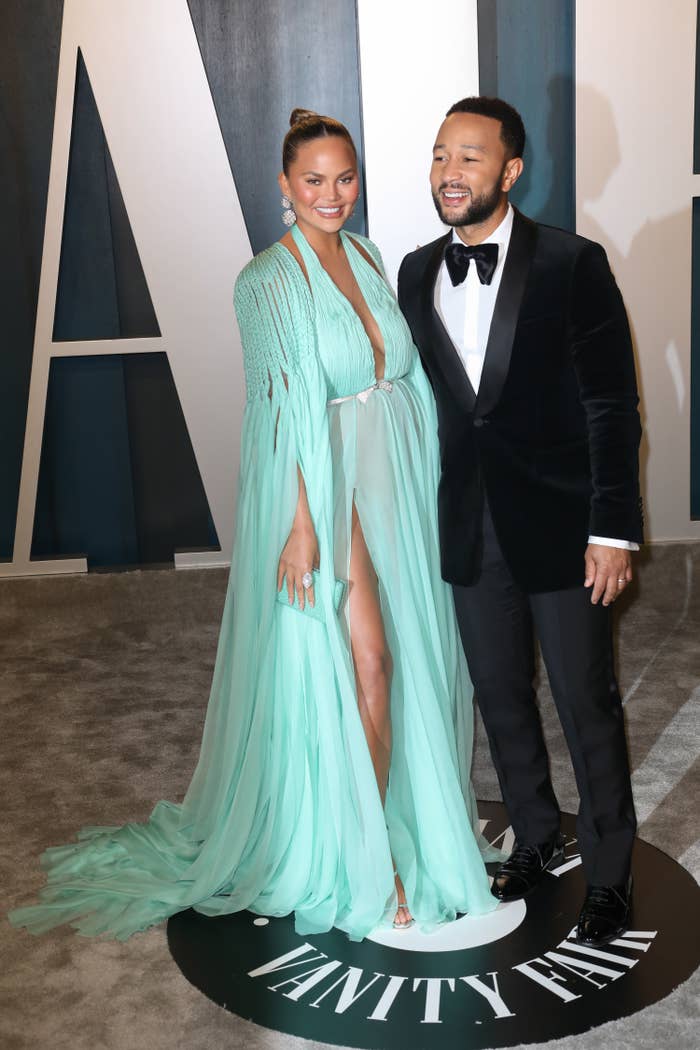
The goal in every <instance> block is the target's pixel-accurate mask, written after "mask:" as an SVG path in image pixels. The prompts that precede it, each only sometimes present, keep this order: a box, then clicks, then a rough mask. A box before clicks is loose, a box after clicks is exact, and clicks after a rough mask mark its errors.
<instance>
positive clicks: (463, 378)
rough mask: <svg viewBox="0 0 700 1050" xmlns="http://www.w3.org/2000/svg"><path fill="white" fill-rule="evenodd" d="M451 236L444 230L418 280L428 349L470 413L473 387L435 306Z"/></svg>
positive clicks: (473, 395)
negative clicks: (440, 275)
mask: <svg viewBox="0 0 700 1050" xmlns="http://www.w3.org/2000/svg"><path fill="white" fill-rule="evenodd" d="M451 238H452V234H451V233H448V234H446V235H445V236H444V237H441V238H440V240H439V241H437V242H436V244H435V248H434V249H433V252H432V255H431V256H430V259H429V260H428V263H427V265H426V267H425V272H424V277H423V281H422V291H423V303H422V311H423V325H424V331H425V332H426V335H427V337H428V341H429V343H430V352H431V353H432V355H433V357H434V358H435V361H436V363H437V364H438V366H439V368H440V370H441V371H442V373H443V375H444V376H445V379H446V381H447V385H448V387H449V389H450V390H452V392H453V394H454V395H455V397H456V398H458V399H459V400H460V401H461V402H462V403H463V405H464V408H465V409H466V411H468V412H472V411H473V409H474V405H475V403H476V394H475V393H474V388H473V386H472V385H471V383H470V382H469V377H468V376H467V373H466V370H465V368H464V365H463V364H462V359H461V357H460V356H459V353H458V352H457V348H456V346H455V345H454V343H453V342H452V340H451V339H450V337H449V335H448V333H447V330H446V329H445V326H444V324H443V323H442V320H441V318H440V315H439V313H438V312H437V310H436V309H435V282H436V281H437V275H438V270H439V269H440V264H441V263H442V259H443V254H444V251H445V246H446V245H447V244H449V242H450V240H451ZM504 276H505V274H504Z"/></svg>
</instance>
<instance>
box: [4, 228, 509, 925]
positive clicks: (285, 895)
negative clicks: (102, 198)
mask: <svg viewBox="0 0 700 1050" xmlns="http://www.w3.org/2000/svg"><path fill="white" fill-rule="evenodd" d="M293 236H294V238H295V241H296V244H297V245H298V247H299V249H300V251H301V254H302V256H303V258H304V261H305V265H306V270H307V274H308V283H307V281H306V279H305V278H304V276H303V274H302V271H301V268H300V267H299V265H298V263H297V261H296V260H295V259H294V258H293V256H292V255H291V253H290V252H289V251H288V250H287V249H286V248H285V247H284V246H283V245H282V244H280V243H277V244H275V245H273V246H272V247H270V248H268V249H267V250H266V251H264V252H262V253H261V254H260V255H258V256H257V257H256V258H255V259H253V260H252V262H251V263H250V264H249V265H248V266H246V268H245V269H244V270H243V272H242V273H241V275H240V277H239V279H238V281H237V284H236V291H235V307H236V313H237V317H238V323H239V326H240V330H241V337H242V342H243V350H244V360H245V371H246V387H247V403H246V408H245V414H244V421H243V433H242V455H241V471H240V481H239V498H238V510H237V519H236V539H235V544H234V552H233V559H232V566H231V574H230V581H229V587H228V594H227V599H226V604H225V609H224V614H223V621H222V625H221V633H220V637H219V645H218V651H217V657H216V665H215V670H214V676H213V683H212V689H211V696H210V699H209V707H208V712H207V718H206V725H205V729H204V735H203V740H202V748H201V754H200V759H199V762H198V765H197V767H196V770H195V773H194V776H193V779H192V781H191V784H190V787H189V789H188V791H187V794H186V797H185V799H184V801H183V803H182V804H181V805H178V804H174V803H172V802H159V803H158V804H157V805H156V807H155V809H154V810H153V812H152V814H151V816H150V818H149V819H148V821H147V822H146V823H145V824H136V823H134V824H127V825H125V826H124V827H120V828H116V827H99V828H95V827H90V828H85V829H83V830H82V831H81V832H80V833H79V836H78V841H77V843H73V844H71V845H66V846H59V847H55V848H52V849H49V850H47V851H46V853H44V855H43V857H42V864H43V867H44V868H45V869H46V872H47V885H46V887H45V888H44V889H43V890H42V893H41V901H40V903H38V904H34V905H30V906H28V907H21V908H18V909H16V910H15V911H14V912H12V913H11V914H10V920H11V922H13V923H14V924H16V925H22V926H26V927H27V928H28V929H29V930H31V931H32V932H35V933H40V932H43V931H44V930H47V929H49V928H51V927H52V926H56V925H58V924H60V923H65V922H67V923H71V924H72V925H74V926H75V927H77V928H78V929H79V930H80V931H81V932H82V933H84V934H88V935H96V934H107V935H109V936H112V937H116V938H119V939H123V938H126V937H128V936H129V935H130V934H132V933H134V932H136V931H138V930H143V929H145V928H147V927H148V926H150V925H152V924H154V923H157V922H159V921H161V920H163V919H165V918H166V917H167V916H169V915H172V914H173V913H174V912H177V911H180V910H182V909H184V908H189V907H194V908H196V910H197V911H199V912H202V913H204V914H205V915H212V916H213V915H221V914H225V913H228V912H233V911H238V910H240V909H244V908H247V909H249V910H251V911H253V912H257V913H260V914H263V915H269V916H280V915H287V914H289V913H291V912H294V915H295V923H296V928H297V930H298V932H299V933H301V934H309V933H315V932H322V931H326V930H328V929H330V928H331V927H332V926H335V927H338V928H340V929H342V930H344V931H346V932H347V933H348V934H349V935H350V936H351V937H352V938H362V937H364V936H365V935H366V934H368V933H369V932H370V931H371V930H372V929H373V928H375V927H377V926H379V925H381V924H383V923H386V922H388V921H390V920H391V918H392V917H393V914H394V911H395V904H396V898H395V891H394V878H393V871H394V862H395V864H396V868H397V869H398V871H399V873H400V875H401V877H402V879H403V882H404V886H405V889H406V897H407V900H408V902H409V905H410V909H411V912H412V913H413V915H414V916H415V918H416V919H417V921H418V922H419V923H424V924H426V925H433V924H435V923H438V922H441V921H445V920H450V919H452V918H454V917H455V916H456V915H457V914H458V913H463V912H467V913H470V914H472V915H480V914H483V913H485V912H488V911H491V910H492V909H493V908H494V907H495V906H496V901H495V899H494V898H493V897H492V896H491V894H490V891H489V884H488V879H487V875H486V870H485V868H484V857H486V858H487V859H489V857H491V858H493V857H495V856H496V854H495V851H491V854H489V850H488V846H487V845H486V843H485V842H484V841H483V839H481V837H480V835H479V832H478V819H477V814H476V806H475V803H474V799H473V794H472V790H471V785H470V780H469V769H470V762H471V750H472V690H471V684H470V680H469V677H468V673H467V668H466V665H465V661H464V656H463V653H462V649H461V646H460V643H459V638H458V633H457V626H456V620H455V615H454V609H453V604H452V595H451V591H450V588H449V587H448V586H447V584H445V583H444V582H443V580H442V579H441V576H440V561H439V551H438V535H437V514H436V492H437V482H438V469H439V462H438V445H437V433H436V430H437V423H436V413H435V407H434V403H433V397H432V393H431V390H430V387H429V385H428V382H427V380H426V377H425V375H424V373H423V370H422V367H421V364H420V361H419V358H418V353H417V351H416V349H415V347H414V345H413V343H412V341H411V337H410V334H409V330H408V328H407V325H406V323H405V321H404V319H403V317H402V315H401V313H400V311H399V309H398V306H397V304H396V300H395V298H394V295H393V293H392V291H391V290H390V288H389V286H388V284H387V283H386V281H385V279H384V278H383V276H380V274H379V273H378V272H377V270H376V269H375V268H374V267H373V266H372V265H370V263H369V262H367V260H366V259H365V258H364V257H363V255H362V254H361V252H360V251H359V250H358V248H357V247H356V246H355V242H357V243H359V244H361V246H362V247H363V249H364V251H365V252H366V253H367V254H368V255H369V256H370V257H371V258H373V259H374V260H375V262H376V265H377V267H378V269H379V270H381V259H380V258H379V254H378V252H377V249H376V248H375V246H374V245H373V244H372V243H371V242H370V241H368V240H366V239H364V238H360V237H357V236H356V235H353V237H352V238H351V237H350V236H348V235H346V234H345V233H343V234H342V235H341V236H342V239H343V244H344V246H345V250H346V252H347V257H348V259H349V261H350V265H351V266H352V269H353V272H354V274H355V277H356V279H357V282H358V285H359V287H360V289H361V291H362V294H363V296H364V298H365V301H366V303H367V306H368V307H369V309H370V311H371V312H372V314H373V316H374V318H375V320H376V322H377V324H378V326H379V328H380V330H381V333H382V336H383V340H384V348H385V355H386V365H385V376H384V378H385V380H386V381H388V384H387V383H385V384H383V387H382V388H379V389H374V390H372V391H371V392H370V393H369V394H363V396H362V397H361V398H358V397H353V396H351V395H355V394H358V393H362V392H364V391H367V390H368V389H369V388H371V387H372V386H373V385H374V384H375V379H376V377H375V374H374V369H375V364H374V356H373V352H372V347H371V344H370V342H369V339H368V337H367V335H366V332H365V329H364V327H363V325H362V323H361V321H360V319H359V317H358V316H357V314H356V313H355V312H354V310H353V309H352V307H351V305H350V303H349V301H348V300H347V299H346V298H345V297H344V296H343V295H342V294H341V292H340V291H339V290H338V289H337V287H336V286H335V284H334V283H333V282H332V280H331V279H330V277H329V276H328V275H327V274H326V272H325V271H324V270H323V268H322V267H321V265H320V263H319V261H318V258H317V256H316V255H315V253H314V251H313V250H312V249H311V247H310V246H309V244H308V243H307V242H306V240H305V239H304V237H303V234H302V233H301V232H300V230H299V229H298V227H295V228H294V229H293ZM389 386H390V387H391V389H389ZM339 398H345V399H346V400H342V401H341V402H340V403H336V404H329V402H332V401H335V400H336V399H339ZM297 465H298V466H299V467H300V469H301V471H302V472H303V476H304V479H305V483H306V488H307V494H308V499H309V506H310V509H311V514H312V517H313V520H314V525H315V528H316V533H317V537H318V543H319V550H320V553H321V562H320V579H319V581H318V584H317V588H316V601H317V603H320V605H321V607H322V609H323V612H324V616H325V622H320V621H316V620H313V619H311V618H309V617H307V616H305V615H303V614H300V613H299V612H297V611H295V610H294V609H288V608H284V607H283V606H282V605H281V604H280V603H279V602H278V601H277V600H276V573H277V565H278V560H279V556H280V552H281V551H282V548H283V546H284V544H285V541H286V539H287V535H288V533H289V529H290V525H291V522H292V519H293V516H294V510H295V507H296V501H297V494H298V482H297ZM353 500H354V503H355V506H356V508H357V512H358V515H359V519H360V522H361V525H362V529H363V532H364V536H365V540H366V543H367V547H368V550H369V553H370V556H371V558H372V562H373V565H374V567H375V570H376V573H377V576H378V579H379V588H380V599H381V607H382V615H383V620H384V624H385V631H386V635H387V640H388V644H389V648H390V651H391V654H392V658H393V677H392V686H391V721H392V731H393V747H392V756H391V768H390V774H389V786H388V792H387V797H386V804H385V806H384V807H383V806H382V804H381V800H380V796H379V792H378V789H377V783H376V780H375V777H374V772H373V768H372V763H371V760H370V756H369V752H368V748H367V744H366V741H365V736H364V732H363V728H362V724H361V721H360V717H359V713H358V707H357V697H356V691H355V679H354V673H353V664H352V659H351V655H350V645H349V641H350V635H349V620H348V601H345V602H344V604H343V605H342V606H341V607H340V609H339V611H338V612H336V610H335V608H334V603H333V590H334V588H333V584H334V578H339V579H345V580H346V579H347V578H348V565H349V557H350V544H349V537H350V521H351V515H352V505H353ZM349 601H350V602H351V601H352V595H350V597H349ZM392 858H393V859H392Z"/></svg>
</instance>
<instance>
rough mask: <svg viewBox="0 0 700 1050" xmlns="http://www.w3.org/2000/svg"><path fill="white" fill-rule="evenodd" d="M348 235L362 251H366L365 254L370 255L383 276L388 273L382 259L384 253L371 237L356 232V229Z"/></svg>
mask: <svg viewBox="0 0 700 1050" xmlns="http://www.w3.org/2000/svg"><path fill="white" fill-rule="evenodd" d="M346 236H348V237H349V238H350V240H351V241H353V243H354V244H355V247H356V248H358V249H359V250H360V251H364V253H365V255H368V256H369V257H370V259H371V261H372V262H373V263H374V265H375V266H376V268H377V269H378V270H379V272H380V274H381V275H382V277H385V276H386V274H385V272H384V261H383V260H382V253H381V252H380V251H379V248H378V247H377V245H376V244H375V243H374V241H371V240H370V239H369V237H364V236H363V235H362V234H361V233H355V232H354V231H353V232H352V233H348V234H346Z"/></svg>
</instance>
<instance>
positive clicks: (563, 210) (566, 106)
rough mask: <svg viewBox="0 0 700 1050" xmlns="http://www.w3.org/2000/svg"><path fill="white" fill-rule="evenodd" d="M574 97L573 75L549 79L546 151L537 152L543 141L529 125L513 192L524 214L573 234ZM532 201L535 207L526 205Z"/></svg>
mask: <svg viewBox="0 0 700 1050" xmlns="http://www.w3.org/2000/svg"><path fill="white" fill-rule="evenodd" d="M575 97H576V96H575V94H574V83H573V80H572V78H571V77H570V76H568V75H566V74H563V73H562V74H558V75H557V76H554V77H552V78H551V79H550V80H549V82H548V84H547V134H546V150H542V151H541V152H538V149H537V145H538V143H541V142H542V138H540V139H539V140H538V139H537V136H536V135H531V134H530V132H529V130H528V127H527V122H526V125H525V130H526V132H527V139H526V142H525V151H524V155H523V161H524V168H523V173H522V175H521V176H520V178H519V179H518V182H517V187H516V190H517V192H515V191H514V193H513V203H514V204H515V205H516V206H518V207H520V202H521V201H522V202H523V211H524V212H525V213H526V214H527V215H528V216H529V217H530V218H531V219H534V220H535V222H541V223H545V224H546V225H550V226H561V227H562V228H563V229H565V230H571V231H573V230H574V229H575V228H576V191H575V184H574V178H575V161H576V158H575V113H574V104H575ZM568 129H570V132H569V134H565V130H568ZM563 135H564V138H565V140H566V139H567V138H569V141H568V145H567V142H566V141H564V142H563V143H562V141H561V140H562V136H563ZM541 193H544V196H543V197H540V196H539V194H541ZM531 198H532V200H533V201H534V202H535V203H534V206H532V205H530V204H528V203H527V202H528V201H529V200H530V199H531Z"/></svg>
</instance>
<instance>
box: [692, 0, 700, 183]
mask: <svg viewBox="0 0 700 1050" xmlns="http://www.w3.org/2000/svg"><path fill="white" fill-rule="evenodd" d="M698 56H700V0H698V9H697V16H696V23H695V137H694V142H693V174H694V175H698V174H700V58H699V57H698Z"/></svg>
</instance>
